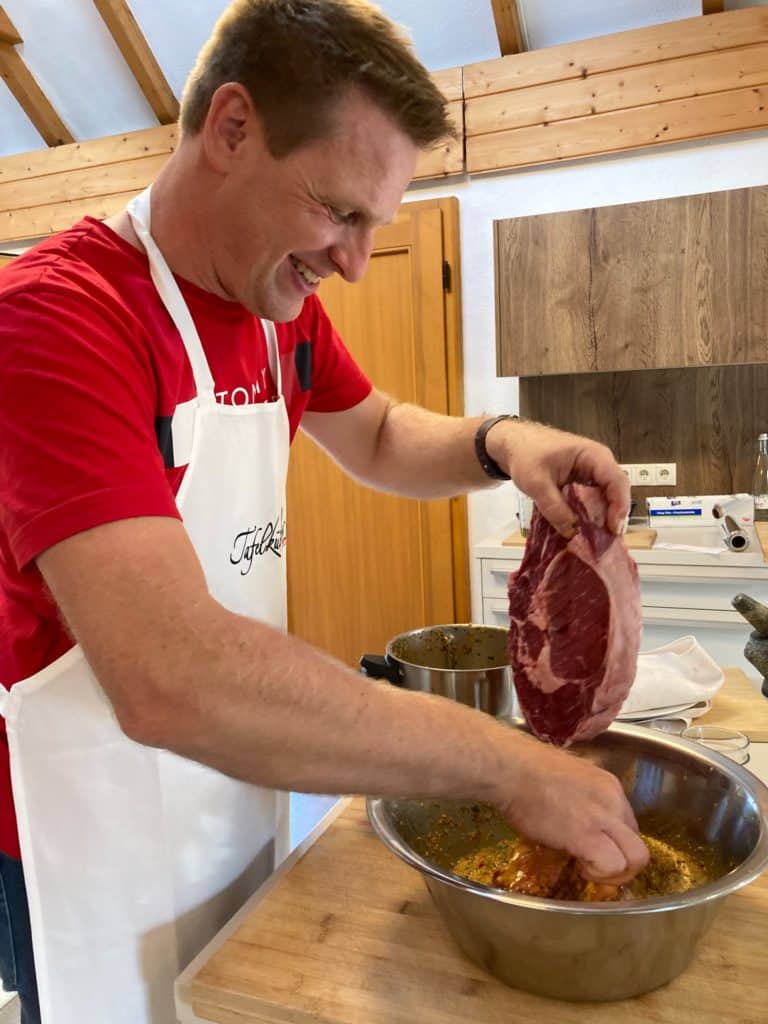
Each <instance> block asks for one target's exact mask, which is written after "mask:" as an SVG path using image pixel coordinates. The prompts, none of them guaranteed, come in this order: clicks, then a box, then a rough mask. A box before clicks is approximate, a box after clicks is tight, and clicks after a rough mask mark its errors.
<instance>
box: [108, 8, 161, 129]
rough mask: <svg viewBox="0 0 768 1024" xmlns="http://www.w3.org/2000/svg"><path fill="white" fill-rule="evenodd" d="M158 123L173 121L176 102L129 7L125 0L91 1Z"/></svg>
mask: <svg viewBox="0 0 768 1024" xmlns="http://www.w3.org/2000/svg"><path fill="white" fill-rule="evenodd" d="M93 2H94V4H95V5H96V8H97V10H98V12H99V14H100V15H101V17H102V19H103V20H104V23H105V25H106V26H107V28H108V29H109V31H110V34H111V35H112V38H113V39H114V40H115V42H116V43H117V46H118V48H119V50H120V52H121V53H122V55H123V58H124V60H125V62H126V64H127V65H128V67H129V68H130V69H131V71H132V72H133V76H134V78H135V79H136V81H137V82H138V83H139V86H140V88H141V91H142V92H143V93H144V95H145V96H146V98H147V101H148V103H149V105H150V106H151V107H152V109H153V110H154V112H155V115H156V117H157V119H158V121H159V122H160V124H173V123H174V122H175V121H176V120H177V119H178V116H179V101H178V100H177V99H176V97H175V96H174V94H173V90H172V89H171V87H170V85H169V84H168V81H167V79H166V77H165V75H164V74H163V72H162V69H161V67H160V65H159V64H158V63H157V60H156V59H155V55H154V54H153V53H152V50H151V49H150V47H149V43H148V42H147V40H146V38H145V37H144V33H143V32H142V31H141V29H140V28H139V26H138V24H137V22H136V19H135V18H134V16H133V14H132V13H131V11H130V8H129V7H128V3H127V0H93Z"/></svg>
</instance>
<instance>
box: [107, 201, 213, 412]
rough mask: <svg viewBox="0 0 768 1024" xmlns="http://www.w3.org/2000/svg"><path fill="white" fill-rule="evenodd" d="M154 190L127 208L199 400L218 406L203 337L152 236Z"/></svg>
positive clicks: (205, 403)
mask: <svg viewBox="0 0 768 1024" xmlns="http://www.w3.org/2000/svg"><path fill="white" fill-rule="evenodd" d="M150 191H151V186H150V188H147V189H145V190H144V191H143V192H141V193H140V194H139V195H137V196H135V197H134V198H133V199H132V200H131V201H130V203H129V204H128V207H127V209H128V215H129V217H130V218H131V223H132V224H133V229H134V231H135V232H136V234H137V235H138V236H139V239H140V240H141V244H142V245H143V246H144V248H145V249H146V252H147V256H148V257H149V272H150V274H151V275H152V281H153V282H154V285H155V288H156V289H157V292H158V294H159V296H160V298H161V299H162V300H163V305H164V306H165V308H166V309H167V310H168V314H169V316H170V318H171V320H173V322H174V324H175V325H176V327H177V329H178V331H179V334H180V335H181V340H182V342H183V343H184V348H185V349H186V351H187V355H188V356H189V361H190V363H191V365H192V375H193V376H194V379H195V388H196V390H197V398H198V401H199V402H200V404H201V405H215V404H216V396H215V394H214V384H213V375H212V374H211V370H210V367H209V366H208V360H207V359H206V358H205V352H204V350H203V343H202V342H201V341H200V335H199V334H198V333H197V328H196V327H195V322H194V320H193V319H192V314H191V313H190V312H189V309H188V307H187V304H186V302H185V301H184V297H183V296H182V294H181V291H180V289H179V286H178V284H177V283H176V278H175V277H174V276H173V274H172V272H171V268H170V267H169V266H168V264H167V262H166V260H165V256H163V254H162V252H160V249H159V248H158V247H157V243H156V242H155V240H154V238H153V237H152V235H151V234H150V223H151V213H150V199H149V197H150Z"/></svg>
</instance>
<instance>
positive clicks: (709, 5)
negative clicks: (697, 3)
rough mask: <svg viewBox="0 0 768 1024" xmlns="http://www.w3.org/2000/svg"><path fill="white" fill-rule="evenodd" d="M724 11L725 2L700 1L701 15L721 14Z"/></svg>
mask: <svg viewBox="0 0 768 1024" xmlns="http://www.w3.org/2000/svg"><path fill="white" fill-rule="evenodd" d="M724 11H725V0H701V13H702V14H722V13H723V12H724Z"/></svg>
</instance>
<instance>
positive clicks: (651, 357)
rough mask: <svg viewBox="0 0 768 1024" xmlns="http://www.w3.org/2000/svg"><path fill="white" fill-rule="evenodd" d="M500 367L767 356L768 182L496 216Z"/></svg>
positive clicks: (612, 366)
mask: <svg viewBox="0 0 768 1024" xmlns="http://www.w3.org/2000/svg"><path fill="white" fill-rule="evenodd" d="M495 233H496V235H495V246H496V283H497V373H498V374H499V376H520V377H533V376H539V375H546V374H566V373H595V372H605V371H619V370H644V369H659V368H665V367H689V366H691V367H692V366H716V365H725V364H746V363H760V362H765V361H766V360H768V337H767V336H766V332H765V324H766V323H767V322H768V281H767V280H766V276H765V267H766V264H768V186H762V187H759V188H746V189H734V190H729V191H724V192H716V193H708V194H704V195H691V196H683V197H679V198H675V199H662V200H656V201H652V202H643V203H630V204H623V205H617V206H600V207H597V208H594V209H587V210H576V211H572V212H567V213H554V214H543V215H537V216H531V217H517V218H514V219H511V220H504V221H498V222H497V223H496V225H495Z"/></svg>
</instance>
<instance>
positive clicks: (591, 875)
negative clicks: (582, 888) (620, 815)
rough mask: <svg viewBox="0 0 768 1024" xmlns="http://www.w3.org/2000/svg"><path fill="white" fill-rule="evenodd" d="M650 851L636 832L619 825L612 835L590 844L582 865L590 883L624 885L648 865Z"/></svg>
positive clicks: (580, 868)
mask: <svg viewBox="0 0 768 1024" xmlns="http://www.w3.org/2000/svg"><path fill="white" fill-rule="evenodd" d="M648 858H649V854H648V848H647V846H646V845H645V843H644V842H643V840H642V839H641V838H640V836H639V835H638V834H637V832H635V831H634V829H631V828H629V827H628V826H625V825H619V826H617V828H616V829H615V830H614V831H613V833H612V834H611V835H608V833H607V832H603V833H601V834H600V835H599V836H597V837H596V838H595V839H594V840H593V841H592V842H590V844H589V850H588V852H587V856H585V857H582V858H581V860H580V864H579V870H580V871H581V874H582V875H583V876H584V878H586V879H587V880H588V881H590V882H603V883H605V884H606V885H625V884H626V883H627V882H631V881H632V879H633V878H634V877H635V876H636V875H637V874H638V872H639V871H642V869H643V868H644V867H645V865H646V864H647V863H648Z"/></svg>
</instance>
